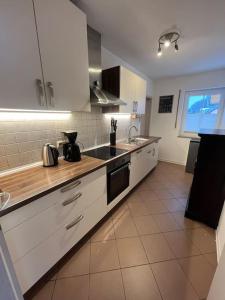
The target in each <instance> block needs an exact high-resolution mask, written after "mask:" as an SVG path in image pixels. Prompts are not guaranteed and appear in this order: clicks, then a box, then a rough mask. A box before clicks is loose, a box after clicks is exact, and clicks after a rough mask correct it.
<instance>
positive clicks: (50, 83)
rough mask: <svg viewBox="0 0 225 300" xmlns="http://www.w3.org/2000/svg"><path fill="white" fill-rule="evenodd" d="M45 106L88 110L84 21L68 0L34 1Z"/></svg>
mask: <svg viewBox="0 0 225 300" xmlns="http://www.w3.org/2000/svg"><path fill="white" fill-rule="evenodd" d="M34 6H35V13H36V19H37V28H38V36H39V41H40V51H41V58H42V65H43V73H44V80H45V85H46V93H47V99H48V107H49V109H53V110H73V111H85V110H90V104H89V102H90V94H89V76H88V48H87V22H86V16H85V15H84V13H83V12H82V11H81V10H79V9H78V8H77V7H76V6H75V5H74V4H73V3H72V2H71V1H69V0H44V1H43V0H34Z"/></svg>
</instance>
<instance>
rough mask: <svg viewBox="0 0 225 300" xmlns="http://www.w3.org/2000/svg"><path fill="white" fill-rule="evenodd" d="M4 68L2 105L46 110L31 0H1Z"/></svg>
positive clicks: (0, 63)
mask: <svg viewBox="0 0 225 300" xmlns="http://www.w3.org/2000/svg"><path fill="white" fill-rule="evenodd" d="M0 70H1V72H0V91H1V93H0V108H10V109H44V108H45V109H46V107H45V100H44V97H39V96H40V95H39V93H38V89H37V86H36V80H37V79H38V80H40V85H41V84H42V72H41V63H40V55H39V50H38V40H37V32H36V26H35V18H34V11H33V4H32V1H31V0H10V1H9V0H1V1H0ZM39 87H40V88H41V86H39ZM43 96H44V95H43Z"/></svg>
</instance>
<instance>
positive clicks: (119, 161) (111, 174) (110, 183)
mask: <svg viewBox="0 0 225 300" xmlns="http://www.w3.org/2000/svg"><path fill="white" fill-rule="evenodd" d="M129 165H130V154H127V155H124V156H122V157H118V158H116V159H114V160H113V161H111V162H110V163H109V164H108V165H107V204H109V203H111V202H112V201H113V199H115V198H116V197H117V196H118V195H119V194H121V193H122V192H123V191H124V190H125V189H126V188H127V187H128V186H129V183H130V168H129Z"/></svg>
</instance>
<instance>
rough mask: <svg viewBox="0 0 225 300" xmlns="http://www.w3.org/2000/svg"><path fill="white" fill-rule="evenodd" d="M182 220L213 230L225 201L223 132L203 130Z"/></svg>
mask: <svg viewBox="0 0 225 300" xmlns="http://www.w3.org/2000/svg"><path fill="white" fill-rule="evenodd" d="M199 136H200V137H201V140H200V145H199V150H198V156H197V162H196V165H195V169H194V177H193V182H192V186H191V189H190V193H189V199H188V203H187V207H186V211H185V216H186V217H188V218H190V219H193V220H196V221H199V222H203V223H205V224H206V225H208V226H210V227H212V228H214V229H216V228H217V226H218V223H219V219H220V215H221V212H222V209H223V204H224V199H225V130H202V131H201V132H200V133H199Z"/></svg>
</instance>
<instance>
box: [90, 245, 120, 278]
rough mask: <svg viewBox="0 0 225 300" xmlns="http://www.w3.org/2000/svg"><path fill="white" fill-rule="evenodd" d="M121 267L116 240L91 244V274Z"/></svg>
mask: <svg viewBox="0 0 225 300" xmlns="http://www.w3.org/2000/svg"><path fill="white" fill-rule="evenodd" d="M119 267H120V264H119V257H118V251H117V246H116V242H115V240H111V241H105V242H96V243H91V262H90V272H91V273H95V272H101V271H108V270H114V269H118V268H119Z"/></svg>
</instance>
